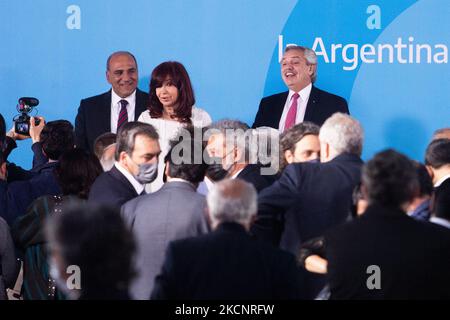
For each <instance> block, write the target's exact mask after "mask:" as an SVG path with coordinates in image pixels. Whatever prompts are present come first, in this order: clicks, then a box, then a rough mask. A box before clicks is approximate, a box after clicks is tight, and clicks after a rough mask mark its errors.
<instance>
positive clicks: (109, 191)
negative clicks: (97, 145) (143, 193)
mask: <svg viewBox="0 0 450 320" xmlns="http://www.w3.org/2000/svg"><path fill="white" fill-rule="evenodd" d="M137 196H138V194H137V192H136V189H134V187H133V185H132V184H131V183H130V181H128V179H127V178H126V177H125V176H124V175H123V174H122V172H120V171H119V170H118V169H117V168H116V167H115V166H113V167H112V169H111V170H109V171H107V172H103V173H102V174H101V175H100V176H98V177H97V179H95V182H94V184H93V185H92V187H91V191H90V192H89V199H88V202H89V203H94V204H99V205H107V206H110V207H115V208H117V209H119V210H120V207H121V206H122V205H123V204H124V203H125V202H127V201H129V200H131V199H133V198H135V197H137Z"/></svg>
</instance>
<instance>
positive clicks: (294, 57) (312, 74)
mask: <svg viewBox="0 0 450 320" xmlns="http://www.w3.org/2000/svg"><path fill="white" fill-rule="evenodd" d="M281 77H282V78H283V81H284V83H285V84H286V86H287V87H288V88H289V91H286V92H282V93H278V94H275V95H272V96H269V97H265V98H263V99H262V100H261V102H260V104H259V109H258V113H257V114H256V117H255V122H254V123H253V128H257V127H263V126H267V127H272V128H275V129H278V130H280V132H284V131H286V130H288V129H289V128H291V127H292V126H294V125H295V124H297V123H300V122H303V121H311V122H313V123H315V124H317V125H319V126H321V125H322V124H323V123H324V122H325V120H326V119H327V118H329V117H330V116H331V115H332V114H333V113H335V112H342V113H347V114H348V113H349V111H348V106H347V102H346V101H345V99H344V98H342V97H339V96H336V95H334V94H331V93H328V92H326V91H323V90H320V89H318V88H316V87H315V86H314V85H313V84H314V82H315V81H316V78H317V56H316V54H315V52H314V51H313V50H311V49H309V48H306V47H301V46H288V47H286V49H285V52H284V55H283V59H282V60H281Z"/></svg>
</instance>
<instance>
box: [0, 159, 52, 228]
mask: <svg viewBox="0 0 450 320" xmlns="http://www.w3.org/2000/svg"><path fill="white" fill-rule="evenodd" d="M57 165H58V163H57V162H51V163H46V164H44V165H42V166H40V167H39V168H38V169H37V168H36V169H35V170H36V171H35V175H34V176H33V177H32V178H30V179H28V180H23V181H15V182H11V183H9V184H7V183H6V182H4V181H0V210H1V211H0V216H2V217H3V218H4V219H5V220H6V221H7V222H8V224H9V225H12V223H13V222H14V221H15V219H16V218H17V217H19V216H22V215H23V214H25V212H26V210H27V208H28V206H29V205H30V204H31V203H32V202H33V201H34V200H36V199H37V198H39V197H41V196H45V195H59V194H61V188H60V186H59V183H58V181H57V179H56V176H55V173H54V169H55V168H56V166H57Z"/></svg>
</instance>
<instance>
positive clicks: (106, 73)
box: [105, 70, 111, 84]
mask: <svg viewBox="0 0 450 320" xmlns="http://www.w3.org/2000/svg"><path fill="white" fill-rule="evenodd" d="M105 76H106V81H108V83H109V84H111V80H110V79H109V70H106V72H105Z"/></svg>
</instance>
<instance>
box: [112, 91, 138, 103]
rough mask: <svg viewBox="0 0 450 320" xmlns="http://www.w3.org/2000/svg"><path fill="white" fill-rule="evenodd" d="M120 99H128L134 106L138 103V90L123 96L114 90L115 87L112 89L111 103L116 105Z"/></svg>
mask: <svg viewBox="0 0 450 320" xmlns="http://www.w3.org/2000/svg"><path fill="white" fill-rule="evenodd" d="M120 100H127V101H128V105H129V106H134V105H135V104H136V90H134V91H133V93H132V94H130V95H129V96H128V97H125V98H121V97H119V96H118V95H117V93H115V92H114V89H111V103H112V105H113V106H114V105H116V104H118V103H119V101H120Z"/></svg>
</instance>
